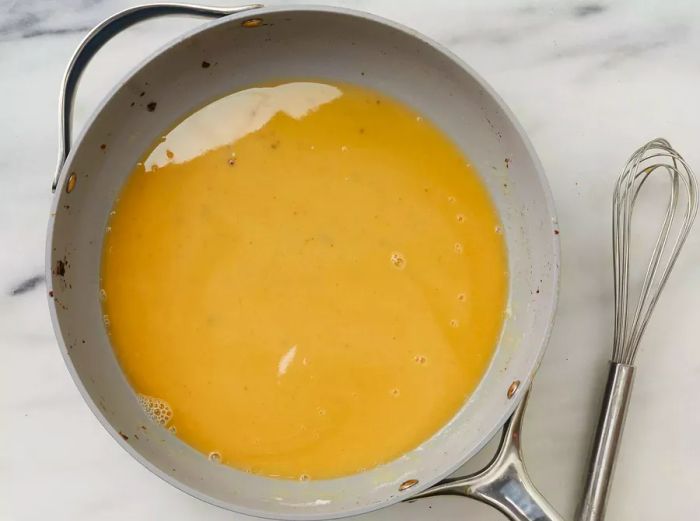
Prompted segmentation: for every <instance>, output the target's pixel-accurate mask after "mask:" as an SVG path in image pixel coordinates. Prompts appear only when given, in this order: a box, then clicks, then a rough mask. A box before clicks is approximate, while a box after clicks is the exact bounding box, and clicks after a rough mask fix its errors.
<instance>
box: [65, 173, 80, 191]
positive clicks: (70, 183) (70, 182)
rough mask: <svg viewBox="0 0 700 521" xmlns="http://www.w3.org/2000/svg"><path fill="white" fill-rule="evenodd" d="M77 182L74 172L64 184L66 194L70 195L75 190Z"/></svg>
mask: <svg viewBox="0 0 700 521" xmlns="http://www.w3.org/2000/svg"><path fill="white" fill-rule="evenodd" d="M77 181H78V178H77V177H76V175H75V172H73V173H72V174H71V175H69V176H68V182H67V183H66V193H71V192H72V191H73V188H75V183H76V182H77Z"/></svg>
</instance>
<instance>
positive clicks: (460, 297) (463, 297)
mask: <svg viewBox="0 0 700 521" xmlns="http://www.w3.org/2000/svg"><path fill="white" fill-rule="evenodd" d="M457 300H459V301H460V302H465V301H466V300H467V294H466V293H457Z"/></svg>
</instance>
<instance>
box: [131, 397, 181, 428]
mask: <svg viewBox="0 0 700 521" xmlns="http://www.w3.org/2000/svg"><path fill="white" fill-rule="evenodd" d="M137 398H138V400H139V404H140V405H141V407H142V408H143V410H144V412H145V413H146V415H147V416H148V417H149V418H150V419H151V421H153V422H155V423H157V424H159V425H162V426H163V427H165V426H166V425H168V422H170V420H172V418H173V409H172V407H170V404H169V403H168V402H166V401H165V400H161V399H160V398H155V397H153V396H148V395H146V394H140V393H139V394H138V395H137Z"/></svg>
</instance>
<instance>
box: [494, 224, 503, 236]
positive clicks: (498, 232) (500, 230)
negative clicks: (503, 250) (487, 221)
mask: <svg viewBox="0 0 700 521" xmlns="http://www.w3.org/2000/svg"><path fill="white" fill-rule="evenodd" d="M494 231H495V232H496V233H497V234H499V235H501V234H502V233H503V228H501V227H500V226H496V227H495V228H494Z"/></svg>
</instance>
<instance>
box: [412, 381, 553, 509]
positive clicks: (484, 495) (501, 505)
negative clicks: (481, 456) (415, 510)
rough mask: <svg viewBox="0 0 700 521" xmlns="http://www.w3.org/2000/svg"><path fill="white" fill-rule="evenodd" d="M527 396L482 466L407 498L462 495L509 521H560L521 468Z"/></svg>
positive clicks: (523, 467)
mask: <svg viewBox="0 0 700 521" xmlns="http://www.w3.org/2000/svg"><path fill="white" fill-rule="evenodd" d="M527 399H528V396H527V395H525V396H524V397H523V399H522V400H521V402H520V404H519V405H518V407H517V408H516V409H515V411H514V412H513V415H512V416H511V417H510V419H509V420H508V422H507V423H506V424H505V426H504V427H503V434H502V435H501V442H500V444H499V446H498V450H497V451H496V455H495V456H494V458H493V459H492V460H491V462H490V463H489V464H488V465H487V466H486V467H485V468H484V469H482V470H480V471H478V472H476V473H474V474H470V475H468V476H464V477H461V478H451V479H446V480H444V481H441V482H440V483H438V484H437V485H435V486H433V487H431V488H429V489H427V490H425V491H423V492H421V493H419V494H416V495H415V496H412V497H411V498H409V499H408V500H407V501H413V500H414V499H420V498H424V497H432V496H446V495H451V496H464V497H470V498H472V499H476V500H478V501H481V502H482V503H486V504H487V505H491V506H492V507H494V508H496V509H497V510H498V511H500V512H501V513H502V514H504V515H505V516H506V517H507V518H508V519H511V520H512V521H563V519H564V518H563V517H561V516H560V515H559V514H558V513H557V511H556V510H554V508H553V507H552V505H550V504H549V503H548V502H547V500H546V499H545V498H544V496H543V495H542V494H540V492H539V491H538V490H537V488H535V485H534V484H533V483H532V480H531V479H530V476H528V474H527V471H526V470H525V464H524V462H523V455H522V449H521V445H520V440H521V436H520V434H521V430H522V422H523V416H524V413H525V408H526V407H527Z"/></svg>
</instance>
